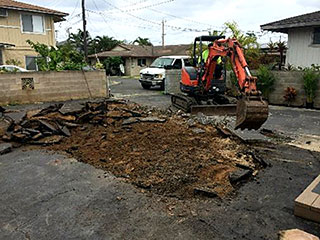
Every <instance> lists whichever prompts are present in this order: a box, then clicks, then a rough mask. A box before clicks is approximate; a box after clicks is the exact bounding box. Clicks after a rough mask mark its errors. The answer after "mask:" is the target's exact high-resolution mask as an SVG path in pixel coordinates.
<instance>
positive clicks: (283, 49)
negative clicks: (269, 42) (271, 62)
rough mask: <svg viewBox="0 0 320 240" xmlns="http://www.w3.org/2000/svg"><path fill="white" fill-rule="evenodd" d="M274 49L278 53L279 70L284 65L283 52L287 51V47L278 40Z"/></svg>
mask: <svg viewBox="0 0 320 240" xmlns="http://www.w3.org/2000/svg"><path fill="white" fill-rule="evenodd" d="M276 48H277V50H278V51H279V53H280V63H279V70H281V68H282V64H283V63H284V51H285V50H287V45H286V43H285V42H284V41H282V42H281V40H279V42H277V43H276Z"/></svg>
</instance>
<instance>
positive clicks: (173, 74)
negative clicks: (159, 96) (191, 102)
mask: <svg viewBox="0 0 320 240" xmlns="http://www.w3.org/2000/svg"><path fill="white" fill-rule="evenodd" d="M165 76H166V78H165V83H164V93H165V94H176V93H179V92H180V79H181V70H176V69H174V70H166V73H165Z"/></svg>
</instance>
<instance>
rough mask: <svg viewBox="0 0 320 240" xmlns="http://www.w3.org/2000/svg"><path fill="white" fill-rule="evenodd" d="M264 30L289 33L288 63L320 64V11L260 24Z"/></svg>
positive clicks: (295, 64)
mask: <svg viewBox="0 0 320 240" xmlns="http://www.w3.org/2000/svg"><path fill="white" fill-rule="evenodd" d="M260 27H261V29H262V30H266V31H272V32H280V33H287V34H288V50H287V57H286V65H288V64H290V65H293V66H296V67H299V66H300V67H310V66H311V64H316V65H320V11H317V12H313V13H308V14H304V15H300V16H296V17H291V18H286V19H283V20H280V21H276V22H272V23H267V24H264V25H261V26H260Z"/></svg>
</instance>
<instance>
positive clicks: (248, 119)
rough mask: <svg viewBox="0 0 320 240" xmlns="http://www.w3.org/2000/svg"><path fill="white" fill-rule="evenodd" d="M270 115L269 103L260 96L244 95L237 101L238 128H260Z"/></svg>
mask: <svg viewBox="0 0 320 240" xmlns="http://www.w3.org/2000/svg"><path fill="white" fill-rule="evenodd" d="M268 115H269V110H268V103H267V102H266V101H264V100H262V99H261V98H260V97H255V96H251V97H243V98H241V99H240V100H239V101H238V103H237V120H236V127H235V128H236V129H241V130H244V129H248V130H252V129H254V130H258V129H259V128H260V127H261V126H262V124H264V122H265V121H266V120H267V118H268Z"/></svg>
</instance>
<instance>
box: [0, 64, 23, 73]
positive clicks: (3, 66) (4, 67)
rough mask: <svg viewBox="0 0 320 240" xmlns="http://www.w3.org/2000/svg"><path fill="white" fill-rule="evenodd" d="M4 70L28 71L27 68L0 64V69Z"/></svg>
mask: <svg viewBox="0 0 320 240" xmlns="http://www.w3.org/2000/svg"><path fill="white" fill-rule="evenodd" d="M1 70H2V71H3V70H4V71H6V72H29V71H28V70H27V69H25V68H22V67H19V66H15V65H0V71H1Z"/></svg>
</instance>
